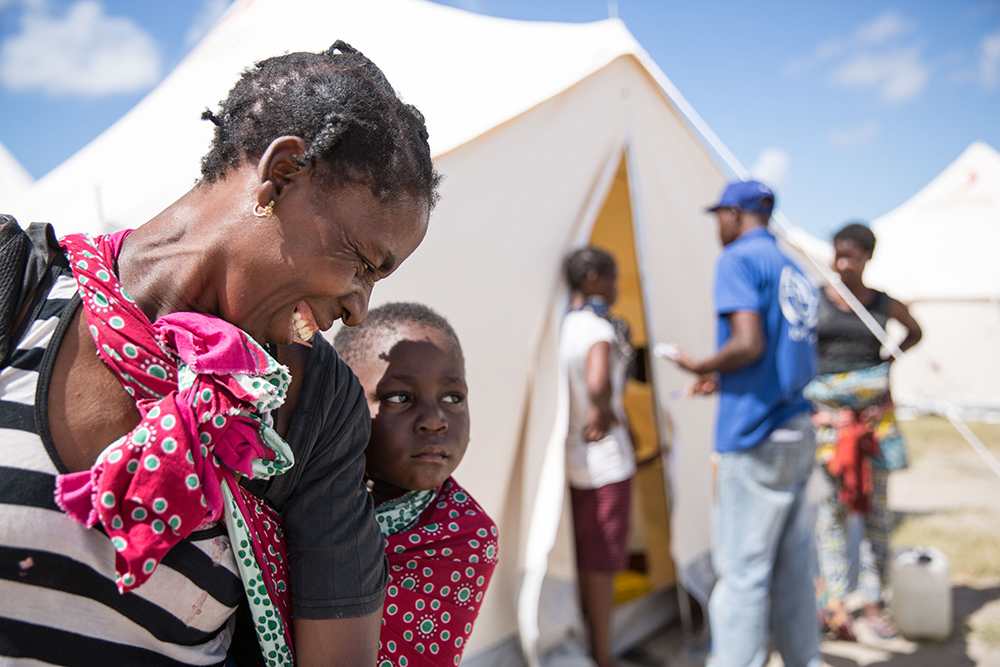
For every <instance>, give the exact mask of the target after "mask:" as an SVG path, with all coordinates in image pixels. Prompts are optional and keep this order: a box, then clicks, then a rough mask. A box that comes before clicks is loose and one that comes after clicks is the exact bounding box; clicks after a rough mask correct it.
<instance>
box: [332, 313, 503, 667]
mask: <svg viewBox="0 0 1000 667" xmlns="http://www.w3.org/2000/svg"><path fill="white" fill-rule="evenodd" d="M334 347H335V348H336V349H337V352H338V353H339V354H340V356H341V358H342V359H343V360H344V361H345V362H347V364H348V365H350V367H351V370H353V371H354V373H355V374H356V375H357V376H358V378H359V379H360V380H361V385H362V387H364V390H365V397H366V398H367V399H368V407H369V410H370V411H371V415H372V433H371V439H370V440H369V442H368V448H367V450H366V451H365V457H366V459H367V464H366V473H367V477H368V485H369V488H370V490H371V493H372V497H373V499H374V501H375V513H376V516H377V517H378V521H379V527H380V528H381V530H382V535H383V536H384V537H385V538H386V540H387V542H388V545H387V546H386V557H387V558H388V561H389V574H390V576H391V581H390V583H389V587H388V589H387V591H386V598H385V605H384V607H383V612H382V619H383V620H382V632H381V636H380V641H379V652H378V663H377V665H378V667H396V666H398V667H420V665H452V664H454V665H458V664H459V662H460V661H461V657H462V651H463V650H464V647H465V643H466V642H467V641H468V638H469V635H470V634H471V633H472V626H473V624H474V623H475V620H476V616H477V615H478V614H479V608H480V606H481V604H482V600H483V595H484V594H485V592H486V587H487V586H489V582H490V577H491V576H492V574H493V568H494V567H495V566H496V561H497V529H496V526H495V524H494V523H493V521H492V520H491V519H490V518H489V516H487V515H486V513H485V512H484V511H483V509H482V508H481V507H480V506H479V505H478V504H477V503H476V501H475V500H473V499H472V497H471V496H470V495H469V494H468V492H466V491H465V490H464V489H463V488H462V487H460V486H459V485H458V484H457V483H456V482H455V480H454V479H452V478H451V474H452V472H454V470H455V468H456V467H458V464H459V463H460V462H461V461H462V457H463V456H464V455H465V450H466V448H467V447H468V444H469V409H468V404H467V402H466V396H467V394H468V388H467V387H466V384H465V359H464V357H463V355H462V348H461V345H460V344H459V342H458V337H457V336H456V335H455V331H454V330H453V329H452V328H451V325H449V324H448V322H447V321H446V320H445V319H444V318H443V317H441V316H440V315H438V314H437V313H435V312H434V311H432V310H431V309H429V308H427V307H426V306H423V305H420V304H415V303H391V304H386V305H384V306H381V307H379V308H375V309H373V310H372V311H371V312H369V313H368V317H367V318H366V319H365V322H364V324H362V325H361V326H359V327H355V328H346V327H345V328H343V329H341V330H340V332H339V333H338V334H337V337H336V339H335V341H334Z"/></svg>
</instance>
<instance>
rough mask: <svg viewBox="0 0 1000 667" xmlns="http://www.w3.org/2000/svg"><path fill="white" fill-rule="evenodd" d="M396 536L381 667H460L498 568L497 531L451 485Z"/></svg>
mask: <svg viewBox="0 0 1000 667" xmlns="http://www.w3.org/2000/svg"><path fill="white" fill-rule="evenodd" d="M378 511H379V510H378V508H376V513H378ZM390 523H391V522H390ZM383 525H384V526H385V525H389V524H386V523H383ZM392 530H393V528H392V527H389V528H388V529H387V532H389V533H390V534H389V535H388V536H387V538H386V539H387V541H388V545H387V546H386V556H387V558H388V560H389V574H390V577H391V581H390V582H389V588H388V590H387V591H386V598H385V605H384V606H383V612H382V632H381V635H380V637H379V649H378V667H440V666H451V665H458V664H459V662H461V660H462V652H463V651H464V650H465V644H466V643H467V642H468V640H469V635H471V634H472V626H473V624H474V623H475V622H476V617H477V616H478V615H479V608H480V606H481V605H482V602H483V595H484V594H485V593H486V588H487V586H489V584H490V578H491V577H492V576H493V569H494V568H495V567H496V563H497V529H496V525H495V524H494V523H493V520H492V519H490V517H489V516H487V514H486V512H484V511H483V508H482V507H480V506H479V505H478V504H477V503H476V501H475V500H473V499H472V496H470V495H469V494H468V493H467V492H466V491H465V489H463V488H462V487H461V486H459V485H458V484H457V483H456V482H455V480H453V479H451V478H449V479H448V480H447V481H446V482H445V483H444V484H442V485H441V487H440V488H439V489H438V492H437V495H436V497H435V498H434V500H433V501H432V502H431V503H430V505H428V506H427V508H426V509H425V510H424V511H423V513H421V515H420V517H419V519H418V520H417V521H416V523H415V524H414V525H413V526H411V527H410V528H408V529H406V530H402V531H399V532H395V533H393V532H392Z"/></svg>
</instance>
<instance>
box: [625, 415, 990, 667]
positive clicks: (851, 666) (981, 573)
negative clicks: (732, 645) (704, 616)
mask: <svg viewBox="0 0 1000 667" xmlns="http://www.w3.org/2000/svg"><path fill="white" fill-rule="evenodd" d="M901 427H902V429H903V432H904V435H905V436H906V438H907V444H908V446H909V451H910V458H911V465H910V468H909V469H908V470H905V471H901V472H897V473H893V475H892V476H890V479H889V506H890V508H891V509H892V510H893V511H894V512H895V514H896V517H897V521H898V526H897V529H896V533H895V536H894V538H893V545H894V546H896V547H902V546H916V545H920V546H935V547H937V548H939V549H941V550H942V551H943V552H944V553H945V555H947V556H948V559H949V562H950V565H951V582H952V587H953V606H954V631H953V633H952V636H951V637H950V638H949V639H947V640H945V641H940V642H913V641H909V640H906V639H903V638H896V639H891V640H883V639H879V638H878V637H877V636H876V635H875V634H874V633H873V632H872V631H871V630H870V629H869V628H868V627H867V626H866V624H865V622H864V620H863V619H860V620H857V621H856V622H855V625H854V628H855V633H856V634H857V635H858V640H857V641H856V642H842V641H825V642H824V643H823V645H822V651H823V656H824V659H825V663H826V665H829V666H830V667H867V666H868V665H877V666H886V667H898V666H903V665H906V666H907V667H966V666H968V667H973V666H976V667H1000V479H998V478H997V476H996V475H995V474H994V473H993V472H992V471H991V470H990V469H989V468H988V467H987V466H986V464H985V463H984V462H983V460H982V459H981V458H980V457H979V456H978V455H977V454H976V453H975V452H974V451H973V450H972V449H971V448H970V447H969V446H968V445H967V444H966V442H965V440H964V439H962V437H961V436H960V435H958V433H957V432H956V431H955V430H954V428H952V426H951V425H950V424H949V423H948V422H947V421H945V420H944V419H940V418H936V417H920V418H918V419H915V420H912V421H906V422H902V423H901ZM973 430H974V431H975V433H976V434H977V435H978V436H979V437H980V439H981V440H982V441H983V443H984V444H985V445H986V446H987V447H988V448H989V449H990V451H992V452H993V453H994V454H995V455H997V456H998V457H1000V424H975V425H973ZM848 601H849V602H850V598H849V599H848ZM643 648H644V650H645V652H646V654H645V656H643V657H644V658H645V659H641V660H640V661H639V662H624V664H629V665H635V664H643V663H657V662H659V663H662V664H665V665H669V666H670V667H695V666H697V665H701V664H703V662H702V661H700V660H698V659H697V658H696V657H694V656H692V653H693V651H692V650H691V649H692V643H691V642H689V641H685V639H684V637H683V633H682V631H681V630H680V628H678V627H672V628H669V629H668V630H666V631H665V632H663V633H661V634H660V635H657V636H656V637H653V638H652V639H650V640H649V641H648V642H646V644H645V645H644V647H643ZM781 665H782V662H781V659H780V657H778V656H777V654H775V655H774V656H773V657H772V659H771V662H770V663H769V664H768V667H780V666H781Z"/></svg>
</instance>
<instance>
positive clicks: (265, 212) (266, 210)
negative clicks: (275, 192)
mask: <svg viewBox="0 0 1000 667" xmlns="http://www.w3.org/2000/svg"><path fill="white" fill-rule="evenodd" d="M273 213H274V200H273V199H272V200H271V201H269V202H267V206H264V207H261V205H260V204H255V205H254V207H253V214H254V215H255V216H257V217H258V218H270V217H271V215H272V214H273Z"/></svg>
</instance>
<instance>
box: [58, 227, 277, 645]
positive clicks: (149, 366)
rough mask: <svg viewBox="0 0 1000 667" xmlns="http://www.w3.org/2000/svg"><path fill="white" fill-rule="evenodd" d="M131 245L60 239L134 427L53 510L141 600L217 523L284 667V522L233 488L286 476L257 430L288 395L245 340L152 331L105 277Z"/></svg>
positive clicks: (218, 328)
mask: <svg viewBox="0 0 1000 667" xmlns="http://www.w3.org/2000/svg"><path fill="white" fill-rule="evenodd" d="M127 233H128V232H127V231H126V232H119V233H117V234H113V235H110V236H98V237H96V238H90V237H89V236H85V235H82V234H73V235H70V236H66V237H64V238H63V239H62V240H61V241H60V245H61V246H62V248H63V249H64V250H65V252H66V256H67V258H68V259H69V262H70V266H71V267H72V270H73V277H74V278H75V279H76V282H77V286H78V292H79V294H80V297H81V299H82V303H83V308H84V313H85V315H86V318H87V323H88V325H89V326H88V329H89V331H90V334H91V336H92V337H93V339H94V343H95V344H96V346H97V354H98V356H99V357H100V358H101V359H102V360H103V361H104V363H105V365H106V366H107V367H108V368H109V369H110V370H111V371H112V372H113V373H114V374H115V375H116V376H117V377H118V379H119V381H120V382H121V384H122V387H124V389H125V391H126V392H128V394H129V395H130V396H132V397H134V398H135V401H136V407H137V408H138V410H139V412H140V415H141V421H140V422H139V424H138V425H137V426H136V427H135V428H134V429H133V430H132V432H131V433H129V434H128V435H127V436H125V437H123V438H121V439H120V440H118V441H117V442H115V443H112V444H111V445H110V446H109V447H108V448H107V449H106V450H105V451H104V452H102V454H101V455H100V456H99V457H98V459H97V461H96V462H95V463H94V465H93V466H92V467H91V469H90V470H85V471H82V472H76V473H70V474H64V475H59V476H58V477H57V479H56V498H55V500H56V503H57V504H58V505H59V507H60V508H61V509H62V510H63V511H64V512H66V513H67V514H68V515H69V516H71V517H72V518H74V519H75V520H77V521H79V522H80V523H82V524H84V525H86V526H87V527H93V526H95V525H96V524H97V523H100V524H101V525H102V527H103V529H104V531H105V532H106V533H107V535H108V537H109V538H110V539H111V543H112V545H113V546H114V548H115V551H116V552H117V553H116V555H115V570H116V580H117V584H118V590H119V591H120V592H123V593H124V592H126V591H131V590H134V589H136V588H139V587H140V586H142V584H143V583H145V582H146V580H147V579H149V577H150V575H151V574H152V573H153V570H155V569H156V567H157V565H159V563H160V561H161V559H162V558H163V557H164V555H165V554H166V553H167V552H168V551H169V550H170V549H171V548H172V547H173V546H174V545H176V544H177V543H178V542H179V541H180V540H181V539H183V538H184V537H186V536H187V535H190V534H191V533H192V532H193V531H194V530H196V529H197V528H198V527H199V526H202V525H205V524H206V523H208V522H212V521H216V520H220V519H221V520H223V521H224V522H225V524H226V528H227V530H228V532H229V535H230V540H231V542H232V545H233V550H234V552H235V555H236V556H237V566H238V568H239V570H240V577H241V579H242V581H243V585H244V588H245V591H246V594H247V599H248V601H249V603H250V608H251V610H252V611H253V613H254V619H255V621H256V623H255V625H256V626H257V635H258V640H259V641H260V644H261V649H262V651H263V654H264V656H265V659H266V660H267V662H268V664H273V665H279V664H292V663H293V660H294V659H293V654H292V645H291V642H290V640H289V638H288V630H289V627H290V625H289V623H290V613H289V612H290V599H289V595H290V592H289V591H288V586H287V583H286V582H287V581H288V558H287V548H286V546H285V542H284V535H283V531H282V521H281V517H280V516H279V515H278V514H277V513H276V512H275V511H274V510H273V509H271V508H270V507H268V506H267V505H265V504H264V503H263V502H262V501H260V500H259V499H258V498H256V497H255V496H253V495H252V494H251V493H250V492H249V491H246V490H245V489H244V488H243V487H242V486H240V484H239V483H238V481H237V477H236V474H239V475H243V476H246V477H250V478H259V477H271V476H273V475H277V474H281V473H282V472H284V471H285V470H287V469H288V468H290V467H291V466H292V464H293V457H292V452H291V449H289V447H288V445H287V443H285V442H284V440H282V439H281V438H280V437H279V436H278V434H277V433H275V432H274V430H273V429H272V428H271V427H270V425H269V424H268V423H267V420H266V418H265V417H264V415H265V414H267V413H268V412H269V411H271V410H273V409H275V408H277V407H278V406H280V405H281V404H282V403H283V402H284V400H285V395H286V392H287V388H288V383H289V381H290V379H291V378H290V376H289V374H288V369H286V368H285V367H284V366H281V365H280V364H278V363H277V362H276V361H275V360H274V359H272V358H271V357H270V356H269V355H268V354H267V352H266V351H265V350H264V349H263V348H262V347H261V346H260V345H258V344H257V343H256V342H255V341H253V339H251V338H250V337H249V336H247V334H246V333H244V332H243V331H241V330H240V329H238V328H237V327H235V326H233V325H232V324H230V323H228V322H226V321H224V320H221V319H219V318H217V317H213V316H211V315H204V314H200V313H187V312H180V313H171V314H169V315H166V316H164V317H161V318H159V319H157V320H156V322H150V321H149V319H148V318H147V317H146V315H145V314H144V313H143V312H142V310H141V309H140V308H139V306H138V305H137V304H136V303H135V301H134V300H133V299H132V297H131V296H130V295H129V294H128V293H127V292H126V291H125V289H124V288H123V287H122V284H121V282H120V281H119V280H118V277H117V276H116V275H115V273H114V265H115V260H116V258H117V256H118V252H119V250H120V249H121V243H122V241H123V239H124V238H125V235H126V234H127Z"/></svg>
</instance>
